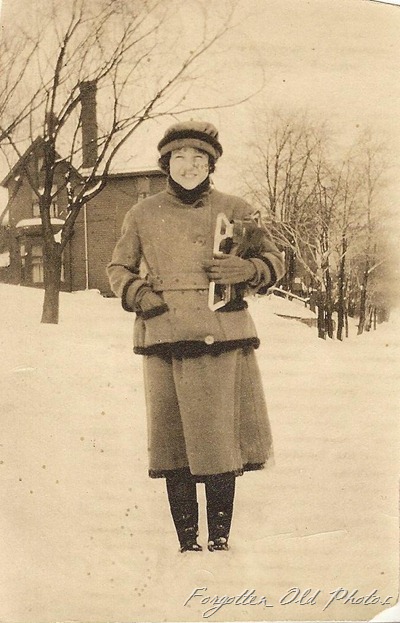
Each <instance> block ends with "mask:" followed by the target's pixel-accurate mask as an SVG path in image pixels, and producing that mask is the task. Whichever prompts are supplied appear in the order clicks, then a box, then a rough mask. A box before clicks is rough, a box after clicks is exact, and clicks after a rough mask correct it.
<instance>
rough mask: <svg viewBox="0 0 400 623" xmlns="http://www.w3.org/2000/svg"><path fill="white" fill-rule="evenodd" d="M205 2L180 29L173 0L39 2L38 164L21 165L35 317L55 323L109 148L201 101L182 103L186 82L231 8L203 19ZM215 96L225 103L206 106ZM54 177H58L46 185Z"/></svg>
mask: <svg viewBox="0 0 400 623" xmlns="http://www.w3.org/2000/svg"><path fill="white" fill-rule="evenodd" d="M206 4H207V3H206V2H203V1H200V0H198V1H196V2H192V5H193V11H194V16H195V17H196V20H195V21H194V23H195V24H196V28H195V30H194V31H193V32H190V33H186V35H185V34H184V33H182V32H179V30H177V24H178V25H179V7H180V3H175V2H171V3H165V2H163V1H162V0H147V1H146V0H141V1H140V2H134V3H133V2H132V3H126V2H122V1H119V0H99V1H98V2H96V3H88V2H85V0H70V1H69V2H65V1H64V0H62V1H61V0H53V2H51V3H50V4H48V3H44V5H43V8H42V7H41V9H40V10H41V12H40V14H39V19H40V40H36V44H37V46H36V48H35V50H34V51H33V54H32V55H31V57H30V62H31V63H32V59H33V60H34V62H35V80H36V81H37V82H38V83H39V84H40V91H39V96H40V97H41V100H40V102H43V105H41V106H39V107H37V106H32V107H31V109H30V115H29V118H27V119H26V124H25V126H24V128H25V129H26V130H27V138H28V139H29V141H30V142H31V143H32V144H35V133H37V132H38V131H40V137H41V140H40V145H38V144H37V143H36V145H37V146H38V148H39V149H40V150H41V153H42V155H43V165H42V166H41V167H40V170H38V168H37V166H35V162H34V161H35V153H34V151H33V150H32V153H31V157H30V158H27V159H26V161H25V162H24V172H25V175H26V177H27V178H28V180H29V183H30V185H31V187H32V189H33V191H34V193H35V194H36V196H37V201H38V204H39V210H40V218H41V222H42V235H43V240H44V250H43V263H44V287H45V296H44V305H43V314H42V322H46V323H57V322H58V317H59V291H60V279H61V268H62V255H63V251H64V249H65V247H66V245H67V243H68V241H69V240H70V238H71V236H72V234H73V230H74V224H75V222H76V219H77V217H78V214H79V212H80V210H81V209H82V207H83V206H84V205H85V204H86V203H87V202H88V201H90V200H91V199H93V198H94V197H95V196H96V194H98V193H99V192H101V191H102V190H103V188H104V187H105V185H106V184H107V176H108V173H109V171H110V167H111V165H112V163H113V162H114V160H115V157H116V155H117V153H118V152H119V151H120V150H121V149H122V148H123V147H124V146H125V145H126V144H127V143H128V141H129V140H131V139H132V137H133V135H134V134H135V133H136V132H137V130H138V129H139V128H140V126H142V125H143V124H144V123H146V122H148V121H149V120H150V119H154V118H156V117H159V116H162V115H169V114H178V113H180V112H183V111H185V110H194V109H195V108H196V107H197V108H203V106H202V103H201V102H199V101H197V103H196V106H195V105H194V104H193V103H192V104H190V86H191V85H192V80H193V79H194V78H195V77H198V76H200V75H201V61H202V59H203V57H205V56H206V55H207V53H208V52H209V51H210V50H211V49H212V48H213V47H215V46H218V45H220V42H221V41H222V39H223V37H224V36H225V34H226V33H227V32H228V30H229V28H231V27H232V20H233V15H234V10H235V1H234V0H232V1H230V0H226V1H224V3H223V5H224V6H223V10H221V11H220V12H219V14H218V11H216V12H215V13H214V14H213V19H209V18H208V17H207V6H206ZM177 20H178V21H177ZM171 33H174V34H173V35H171ZM43 42H45V43H44V44H43ZM178 43H179V45H178ZM96 91H97V92H98V94H99V98H98V104H99V115H98V116H99V118H100V119H101V122H100V123H99V127H98V129H94V133H93V128H92V130H89V133H88V134H85V132H84V133H83V136H82V132H81V130H82V114H83V111H82V106H81V104H82V102H83V100H84V96H85V95H86V96H87V95H89V97H90V96H91V95H93V93H95V92H96ZM40 97H39V99H40ZM221 105H232V102H227V101H226V100H225V101H223V102H221V101H218V102H215V105H214V106H221ZM7 136H8V140H9V143H10V144H11V145H12V147H13V149H14V152H15V153H16V154H17V156H18V157H19V158H20V157H21V147H20V143H19V142H18V141H17V140H16V139H15V135H13V134H12V133H11V132H8V135H7ZM83 148H86V152H85V153H87V148H89V152H91V156H90V158H89V161H88V160H87V159H85V157H82V149H83ZM60 177H62V178H63V181H62V183H61V184H60V183H57V185H55V184H54V181H55V179H56V178H57V179H58V180H59V179H60ZM61 193H66V195H67V198H68V216H67V218H66V220H65V223H64V225H63V226H62V229H61V237H57V236H55V235H54V233H53V227H52V219H51V205H52V203H53V201H54V200H55V199H56V196H57V195H60V194H61Z"/></svg>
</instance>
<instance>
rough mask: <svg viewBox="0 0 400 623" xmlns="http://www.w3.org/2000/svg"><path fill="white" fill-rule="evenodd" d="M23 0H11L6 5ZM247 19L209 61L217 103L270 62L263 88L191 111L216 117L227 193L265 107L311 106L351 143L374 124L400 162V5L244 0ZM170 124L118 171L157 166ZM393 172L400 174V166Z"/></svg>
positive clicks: (195, 91)
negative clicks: (246, 99) (256, 119)
mask: <svg viewBox="0 0 400 623" xmlns="http://www.w3.org/2000/svg"><path fill="white" fill-rule="evenodd" d="M0 1H1V0H0ZM15 1H16V0H14V1H13V2H12V0H3V5H4V9H5V7H6V6H7V5H8V6H10V7H11V5H12V6H15ZM27 1H28V0H18V2H19V3H20V4H21V3H22V4H24V2H27ZM178 5H179V6H180V8H181V12H180V17H179V19H180V20H181V22H180V27H181V32H182V33H183V32H186V33H187V32H190V29H191V28H194V27H195V21H194V19H193V12H192V11H191V3H185V2H184V1H183V0H181V1H180V0H178ZM31 6H32V5H31ZM209 6H210V12H209V16H211V17H212V16H213V15H214V12H215V10H216V8H217V6H220V4H219V2H217V0H209ZM186 7H188V9H187V10H186ZM6 13H7V15H10V14H11V15H13V14H15V13H14V11H11V12H8V11H7V12H6V10H4V11H3V15H5V14H6ZM237 23H238V25H237V26H236V28H235V29H234V30H233V31H232V33H231V34H230V35H229V37H228V39H227V41H226V48H225V50H223V49H221V50H219V51H218V53H215V54H211V56H210V57H209V58H208V59H207V60H206V59H205V60H204V65H203V68H202V69H203V70H204V75H205V78H204V80H203V82H204V83H205V84H206V85H208V87H207V93H208V94H209V100H210V101H211V102H217V101H222V100H223V99H224V98H225V99H228V100H229V101H232V100H237V99H241V98H242V97H243V96H246V95H248V94H249V93H252V92H255V91H257V90H258V89H259V87H260V84H261V68H262V70H263V72H264V76H265V85H264V88H263V90H262V92H261V93H259V94H258V95H257V96H256V97H254V98H253V100H252V101H251V102H248V103H244V104H241V105H238V106H236V107H232V108H222V109H220V110H213V111H208V112H207V113H203V115H201V113H193V114H192V115H189V114H187V115H186V118H187V117H190V116H191V117H194V118H198V117H201V116H203V117H204V116H205V115H206V116H207V118H208V119H209V120H210V121H212V122H214V123H215V124H216V125H217V126H218V128H219V130H220V139H221V142H222V144H223V146H224V157H223V158H222V159H221V161H220V163H219V164H218V170H217V173H216V175H215V181H216V183H218V185H219V186H220V188H221V190H225V191H227V190H229V189H230V188H232V189H233V190H235V178H236V175H237V170H238V167H239V168H240V161H241V159H242V158H244V159H245V158H246V157H247V155H246V145H247V143H249V142H250V141H251V139H252V138H253V136H254V134H253V132H254V130H253V128H252V123H253V121H254V117H255V114H256V113H255V112H254V106H256V105H258V106H260V105H261V106H263V108H264V109H267V110H272V109H273V108H278V109H280V110H282V111H286V112H291V111H298V110H307V111H308V112H309V114H310V115H311V116H312V117H315V118H316V119H320V120H328V121H329V123H330V124H331V125H332V127H333V128H334V129H335V131H337V133H338V135H339V137H340V140H342V141H344V142H346V141H351V139H352V137H353V136H354V134H355V132H356V130H357V129H358V128H360V127H363V126H364V125H369V126H372V128H373V129H374V130H375V131H376V132H377V134H379V136H381V137H382V138H383V139H384V140H386V139H385V137H387V140H388V144H389V143H390V141H392V143H393V148H392V154H393V162H394V164H395V165H396V166H397V165H398V161H399V153H398V145H399V144H400V123H399V122H398V111H399V106H400V81H399V80H398V70H399V61H398V58H399V57H400V54H399V47H400V7H399V6H392V5H391V4H389V3H382V2H374V1H369V0H246V1H244V0H242V1H241V4H240V7H239V11H238V14H237ZM200 89H202V91H201V90H200ZM190 95H191V97H192V101H193V102H194V103H196V102H198V100H199V99H201V98H203V100H202V101H204V88H203V86H202V85H201V86H196V84H195V83H193V85H192V87H191V92H190V94H189V99H190ZM168 123H169V121H167V120H165V119H164V120H162V121H160V122H158V123H153V124H151V123H150V124H149V125H148V126H147V128H146V129H145V130H144V131H143V132H142V134H141V135H137V136H136V137H135V141H132V143H131V144H130V145H128V146H127V148H126V149H125V150H124V151H123V152H122V153H121V154H120V156H119V161H118V165H117V166H118V168H119V169H123V170H127V169H132V168H134V167H139V168H140V167H141V166H152V165H153V166H154V165H155V163H156V160H157V153H156V144H157V142H158V140H159V139H160V137H161V136H162V134H163V132H164V130H165V128H166V126H167V125H168ZM0 173H1V174H2V173H4V166H3V169H2V170H1V169H0ZM393 177H394V179H397V178H399V177H400V176H399V175H398V169H396V170H395V171H394V174H393Z"/></svg>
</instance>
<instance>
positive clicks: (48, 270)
mask: <svg viewBox="0 0 400 623" xmlns="http://www.w3.org/2000/svg"><path fill="white" fill-rule="evenodd" d="M59 246H60V245H58V244H55V245H52V248H51V249H48V248H47V247H46V245H44V257H43V269H44V301H43V311H42V319H41V322H42V323H47V324H58V317H59V299H60V285H61V253H60V250H59Z"/></svg>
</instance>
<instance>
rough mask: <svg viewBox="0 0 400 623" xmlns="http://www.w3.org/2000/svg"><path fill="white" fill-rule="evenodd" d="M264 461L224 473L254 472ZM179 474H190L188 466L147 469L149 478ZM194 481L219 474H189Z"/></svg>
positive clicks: (241, 473) (262, 465) (240, 474)
mask: <svg viewBox="0 0 400 623" xmlns="http://www.w3.org/2000/svg"><path fill="white" fill-rule="evenodd" d="M264 467H265V463H246V465H243V467H242V468H239V469H235V470H233V471H232V472H225V473H226V474H234V475H235V476H243V474H244V473H245V472H254V471H259V470H261V469H264ZM180 474H182V475H184V474H187V475H189V474H190V470H189V467H180V468H177V469H164V470H162V469H149V477H150V478H167V477H174V476H179V475H180ZM191 475H192V476H193V478H194V479H195V480H196V482H204V481H205V479H206V478H207V476H217V475H219V474H203V475H201V474H191Z"/></svg>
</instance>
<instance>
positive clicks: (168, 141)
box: [158, 121, 222, 160]
mask: <svg viewBox="0 0 400 623" xmlns="http://www.w3.org/2000/svg"><path fill="white" fill-rule="evenodd" d="M182 147H195V148H196V149H201V150H202V151H205V152H206V153H207V154H210V156H212V157H213V158H214V159H215V160H217V159H218V158H219V157H220V156H221V155H222V146H221V144H220V142H219V140H218V130H217V128H216V127H215V126H214V125H212V123H208V122H207V121H182V122H180V123H175V124H174V125H171V126H170V127H169V128H168V129H167V130H166V132H165V134H164V136H163V138H162V139H161V141H160V142H159V143H158V151H159V152H160V155H161V156H164V155H165V154H167V153H169V152H171V151H174V150H175V149H181V148H182Z"/></svg>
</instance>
